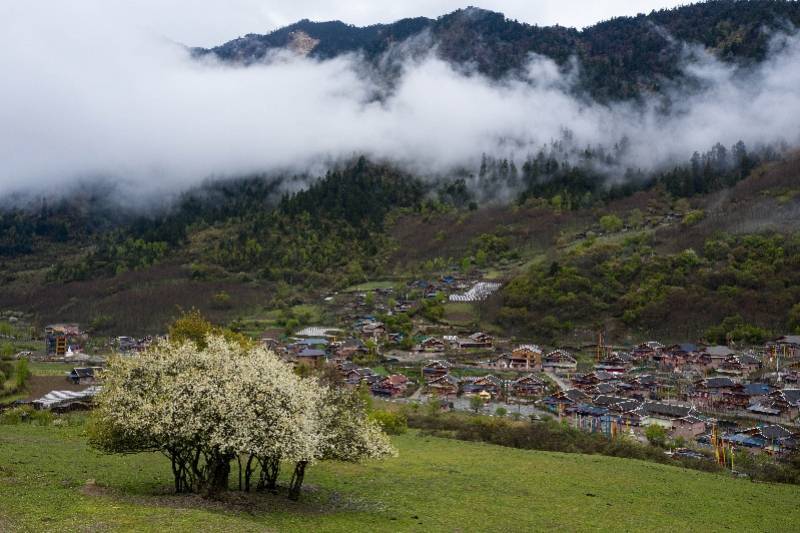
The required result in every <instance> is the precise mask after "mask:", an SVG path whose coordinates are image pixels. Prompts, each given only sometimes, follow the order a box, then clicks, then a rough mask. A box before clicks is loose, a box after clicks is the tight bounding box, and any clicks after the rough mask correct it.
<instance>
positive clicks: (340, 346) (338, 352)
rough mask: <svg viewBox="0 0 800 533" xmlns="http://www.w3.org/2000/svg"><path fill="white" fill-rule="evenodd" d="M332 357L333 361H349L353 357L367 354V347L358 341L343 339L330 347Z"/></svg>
mask: <svg viewBox="0 0 800 533" xmlns="http://www.w3.org/2000/svg"><path fill="white" fill-rule="evenodd" d="M331 352H332V357H333V359H335V360H351V359H353V357H356V356H360V355H366V354H367V353H369V350H367V347H366V346H365V345H364V343H363V342H361V341H360V340H358V339H345V340H344V341H340V342H337V343H334V344H332V345H331Z"/></svg>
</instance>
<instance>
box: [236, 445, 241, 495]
mask: <svg viewBox="0 0 800 533" xmlns="http://www.w3.org/2000/svg"><path fill="white" fill-rule="evenodd" d="M236 464H237V465H239V490H242V456H241V455H239V454H237V455H236Z"/></svg>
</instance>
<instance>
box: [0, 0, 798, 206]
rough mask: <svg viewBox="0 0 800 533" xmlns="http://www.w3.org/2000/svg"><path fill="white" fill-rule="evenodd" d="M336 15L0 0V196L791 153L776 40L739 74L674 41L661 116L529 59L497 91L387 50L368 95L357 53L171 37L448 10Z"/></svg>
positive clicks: (357, 8) (252, 6) (490, 83)
mask: <svg viewBox="0 0 800 533" xmlns="http://www.w3.org/2000/svg"><path fill="white" fill-rule="evenodd" d="M528 3H531V4H532V5H533V6H534V7H524V5H527V4H528ZM634 3H635V4H636V6H638V9H641V10H647V9H649V8H651V7H655V5H654V4H653V3H650V2H643V1H640V2H624V3H623V2H602V5H603V7H602V8H600V7H598V6H597V5H595V4H594V3H589V2H586V3H585V5H583V6H582V7H581V8H578V7H571V8H564V7H562V8H557V7H555V6H556V3H555V2H550V1H549V0H541V1H539V2H536V1H532V0H529V1H528V2H527V3H526V4H523V2H521V1H520V2H516V1H515V0H514V1H511V2H506V3H505V4H506V5H504V6H491V5H490V6H488V7H495V8H497V9H500V8H501V9H503V10H505V11H506V13H508V14H509V15H511V16H514V17H518V18H525V19H527V20H529V21H535V20H537V19H538V20H539V21H540V22H541V23H543V24H544V23H550V22H553V21H554V20H562V21H563V22H564V23H568V24H576V25H578V24H581V23H582V22H586V23H588V22H591V21H592V20H594V19H601V18H607V17H610V16H613V15H615V14H620V13H623V12H633V11H636V9H633V8H631V7H630V4H634ZM576 4H577V3H576V2H572V3H571V4H569V5H571V6H575V5H576ZM597 4H600V2H597ZM347 5H348V7H338V8H333V7H326V6H325V5H323V3H322V2H315V1H307V2H305V3H301V4H300V5H298V4H297V2H295V3H292V4H290V3H289V2H285V3H276V2H272V3H268V2H266V1H262V0H228V1H227V2H225V5H224V6H223V5H222V3H218V4H213V5H212V3H211V2H210V1H209V0H193V1H191V2H190V1H189V0H126V1H123V0H71V1H70V2H66V1H64V0H0V80H2V81H1V82H0V200H2V198H3V195H4V194H5V193H7V192H13V191H19V190H25V189H27V188H31V189H33V190H39V189H41V190H69V187H68V186H69V185H70V184H72V183H74V182H77V181H81V180H85V179H90V180H93V179H108V180H113V181H114V182H121V183H125V184H127V185H128V187H129V190H131V191H134V192H138V193H141V194H144V193H146V192H150V191H157V190H169V191H173V190H182V189H185V188H186V187H189V186H191V185H193V184H196V183H199V182H200V181H202V180H205V179H207V178H209V177H224V176H241V175H248V174H252V173H257V172H276V173H277V172H287V171H291V172H303V171H312V172H315V173H316V172H318V171H324V168H327V167H326V165H328V164H329V163H330V162H331V161H336V160H341V159H345V158H348V157H352V156H353V155H356V154H366V155H368V156H369V157H373V158H377V159H380V160H384V159H385V160H390V161H392V162H396V163H399V164H401V165H405V167H406V168H408V169H409V170H412V171H414V172H418V173H428V174H431V173H441V174H446V173H448V172H451V171H452V170H453V169H456V168H464V166H465V165H466V166H467V167H468V168H474V167H476V166H477V164H478V162H479V160H480V156H481V154H482V153H487V154H492V155H496V156H502V157H513V158H515V159H517V160H518V161H520V163H521V162H522V159H523V158H525V157H526V156H527V155H529V154H531V153H534V152H535V151H536V150H538V149H540V148H541V147H542V146H545V145H547V143H549V142H550V141H552V140H554V139H559V138H561V137H563V135H564V129H565V128H567V129H569V130H570V132H571V134H572V135H571V138H572V139H573V140H574V143H575V146H578V147H585V146H597V145H604V146H606V147H611V146H613V145H614V143H616V142H618V141H619V140H620V139H622V138H627V139H628V140H629V149H628V156H627V157H628V159H627V160H626V161H624V163H625V164H626V165H631V166H636V167H638V168H644V169H648V168H657V167H659V166H661V165H664V164H667V163H672V162H674V161H686V160H687V159H688V158H689V156H690V155H691V153H692V152H693V151H695V150H701V151H702V150H708V149H709V148H710V147H711V146H712V145H713V144H714V143H716V142H721V143H723V144H724V145H726V146H731V145H732V144H733V143H735V142H736V141H738V140H740V139H741V140H743V141H744V142H745V143H747V144H748V146H752V145H754V144H756V143H761V142H775V141H777V140H786V141H788V142H789V143H790V144H792V145H798V144H800V123H798V119H797V117H798V116H800V92H799V91H798V90H797V87H800V37H797V36H794V37H791V38H787V39H783V38H780V39H779V40H781V41H782V42H784V44H785V45H784V46H782V47H777V48H776V50H775V51H774V52H773V53H772V54H771V56H770V59H769V60H767V61H765V62H764V63H763V64H762V65H760V66H758V67H757V68H755V69H754V70H753V71H752V72H737V71H736V70H735V69H733V68H732V67H731V66H730V65H727V64H724V63H721V62H720V61H718V60H717V59H716V58H715V57H714V55H713V54H712V53H709V52H707V51H704V50H702V49H697V45H691V44H686V46H687V47H690V48H691V49H692V53H691V54H689V55H687V57H691V58H692V59H691V61H689V62H687V63H686V64H685V65H683V67H684V68H685V69H686V70H687V72H688V73H690V74H691V75H692V76H693V77H695V78H697V79H698V80H700V81H702V83H700V85H701V86H703V87H705V90H704V91H702V92H700V93H697V94H688V93H684V92H682V91H680V89H679V88H675V89H673V90H672V92H673V93H674V94H672V95H671V96H672V101H673V102H675V106H674V107H671V108H670V114H669V115H666V114H665V113H664V110H663V108H662V106H660V102H659V100H658V99H652V101H650V100H648V101H647V102H645V104H646V105H644V107H643V108H641V107H639V106H632V105H630V104H628V103H618V104H615V105H611V106H608V105H602V104H599V103H595V102H587V101H585V100H584V99H578V98H575V97H574V95H573V91H572V88H573V84H574V83H575V80H576V73H577V70H571V71H569V72H566V73H565V72H563V71H562V70H561V69H559V68H558V67H557V66H556V65H555V63H553V62H552V61H551V60H549V59H547V58H543V57H538V56H531V58H530V62H529V64H528V68H527V69H526V70H525V76H524V79H522V80H520V79H517V78H512V79H508V80H502V81H500V82H498V81H496V80H490V79H486V78H484V77H483V76H479V75H473V74H472V73H469V72H463V71H461V70H457V69H453V68H452V66H451V65H449V64H447V63H445V62H443V61H441V60H440V59H439V58H438V57H437V56H436V54H434V53H431V54H428V55H426V56H424V57H416V58H415V57H411V56H402V55H401V54H400V53H401V52H402V51H403V50H404V47H402V46H401V47H399V48H398V50H397V51H398V55H396V56H395V57H394V59H395V60H398V61H402V69H401V70H400V71H401V72H402V73H403V74H402V76H401V77H400V78H399V79H398V80H397V84H396V87H394V90H393V92H392V94H391V95H388V96H387V98H385V99H383V100H381V101H376V100H375V99H374V98H373V97H374V95H375V91H376V90H377V87H376V86H375V85H374V79H373V78H372V77H371V76H370V75H369V73H370V72H369V70H368V69H367V66H366V65H364V64H363V63H362V62H361V61H360V60H359V58H358V57H357V56H345V57H339V58H336V59H335V60H330V61H316V60H314V59H310V58H305V57H300V56H295V55H293V54H291V53H290V52H284V53H283V54H279V55H278V56H276V57H272V58H270V61H267V62H264V63H258V64H255V65H251V66H241V65H225V64H220V63H217V62H215V61H213V60H206V61H197V60H196V59H193V58H192V57H191V56H190V54H189V53H188V52H187V50H186V49H185V48H184V47H182V46H178V45H175V44H174V42H170V41H180V42H183V43H189V44H205V45H209V44H214V43H218V42H222V41H225V40H227V39H230V38H233V37H236V36H237V35H239V34H243V33H246V32H248V31H261V32H265V31H269V29H270V28H273V27H275V26H278V25H281V24H284V23H286V22H289V21H292V20H295V19H298V18H301V17H304V16H305V17H309V18H315V19H330V18H340V19H344V20H349V21H354V22H356V23H359V24H364V23H369V22H374V21H376V20H392V19H395V18H397V17H402V16H406V15H412V14H414V15H418V14H424V15H430V16H434V15H437V14H441V13H445V12H448V11H450V10H451V9H453V8H455V7H456V6H457V5H460V4H455V3H451V2H449V1H440V2H438V3H436V4H435V6H434V5H433V4H432V3H431V2H425V3H423V2H421V1H419V0H406V1H404V2H393V3H392V4H387V7H385V8H383V9H381V7H380V5H377V7H376V4H375V3H374V2H371V3H367V2H360V3H358V2H357V3H353V2H350V3H349V4H347ZM623 5H624V6H625V7H622V6H623ZM389 6H392V7H389ZM398 6H403V7H402V8H401V7H398ZM536 6H538V7H536ZM614 6H618V9H615V8H614ZM515 8H516V11H515ZM525 13H527V14H525ZM580 17H585V18H583V19H581V18H580ZM248 25H249V26H248ZM163 37H167V38H168V39H169V40H165V39H164V38H163ZM776 38H778V36H776ZM420 39H421V40H419V41H418V42H417V44H418V45H424V46H428V44H429V43H428V44H426V43H425V42H424V38H420ZM687 50H688V48H687ZM574 68H575V69H579V68H580V67H579V65H576V66H575V67H574ZM679 91H680V92H679ZM470 165H471V166H472V167H470ZM618 170H620V172H619V174H620V175H622V173H621V170H622V169H618Z"/></svg>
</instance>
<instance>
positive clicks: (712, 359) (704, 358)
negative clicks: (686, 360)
mask: <svg viewBox="0 0 800 533" xmlns="http://www.w3.org/2000/svg"><path fill="white" fill-rule="evenodd" d="M734 355H736V352H735V351H734V350H731V349H730V348H728V347H727V346H707V347H706V348H703V349H702V350H701V351H700V353H699V356H698V358H696V359H695V361H696V365H697V366H698V367H699V368H701V369H703V370H709V369H717V368H720V367H721V366H722V365H723V363H725V361H726V360H727V359H728V358H729V357H732V356H734Z"/></svg>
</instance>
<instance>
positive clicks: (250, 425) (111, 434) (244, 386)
mask: <svg viewBox="0 0 800 533" xmlns="http://www.w3.org/2000/svg"><path fill="white" fill-rule="evenodd" d="M190 330H191V331H194V328H190ZM201 344H202V347H201V346H200V344H195V342H193V341H189V340H186V341H184V342H162V343H158V344H156V345H154V346H153V347H152V348H151V349H150V350H148V351H147V352H145V353H144V354H142V355H140V356H138V357H127V358H121V357H117V358H114V359H112V360H111V361H110V362H109V365H108V368H107V370H106V371H105V372H104V379H105V382H104V387H103V391H102V392H101V394H100V395H99V396H98V397H97V399H96V403H97V408H96V409H95V412H94V414H93V418H92V423H91V426H90V443H91V444H92V445H93V446H94V447H95V448H98V449H100V450H102V451H105V452H109V453H137V452H146V451H150V452H160V453H163V454H164V455H166V456H167V457H168V458H169V459H170V463H171V465H172V473H173V476H174V481H175V490H176V492H197V493H202V494H205V495H208V496H213V495H215V494H218V493H219V492H221V491H224V490H227V489H228V479H229V476H230V472H231V462H232V461H233V460H234V459H238V460H239V461H238V462H239V464H240V465H241V458H242V457H245V466H244V489H245V490H250V487H251V479H252V476H253V474H254V473H256V472H257V471H258V472H260V475H259V482H258V488H260V489H263V490H272V491H275V490H276V489H277V478H278V473H279V470H280V465H281V464H282V463H284V462H290V463H292V464H294V465H295V466H294V468H295V470H294V476H293V478H292V483H291V487H290V491H289V495H290V497H292V498H294V499H296V498H298V497H299V494H300V488H301V486H302V482H303V476H304V473H305V468H306V466H307V465H309V464H311V463H313V462H315V461H319V460H324V459H338V460H359V459H362V458H370V457H382V456H385V455H387V454H390V453H392V452H393V450H392V448H391V446H390V445H389V443H388V440H387V438H386V436H385V435H384V434H383V433H382V432H381V430H380V428H379V427H378V425H377V424H376V423H375V422H372V421H370V420H368V419H367V416H366V413H365V410H364V406H363V403H362V402H361V401H360V400H359V399H358V397H357V396H356V395H354V394H352V393H349V392H348V393H339V392H333V391H332V389H327V388H325V387H322V386H320V385H319V384H318V382H317V381H316V380H314V379H303V378H301V377H299V376H297V375H296V374H295V373H294V372H293V371H292V369H291V367H290V366H289V365H287V364H285V363H284V362H283V361H281V360H280V359H279V358H278V357H277V356H275V355H274V354H273V353H272V352H269V351H268V350H266V349H265V348H263V347H253V346H243V345H242V344H241V343H239V342H238V341H236V340H231V339H226V338H225V337H224V336H222V335H219V334H216V335H215V334H210V335H208V336H207V337H205V339H204V341H203V342H202V343H201ZM345 394H347V395H348V396H345ZM241 477H242V468H241V466H240V481H241Z"/></svg>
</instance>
